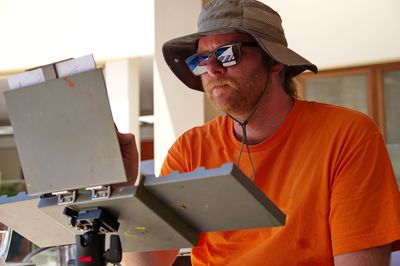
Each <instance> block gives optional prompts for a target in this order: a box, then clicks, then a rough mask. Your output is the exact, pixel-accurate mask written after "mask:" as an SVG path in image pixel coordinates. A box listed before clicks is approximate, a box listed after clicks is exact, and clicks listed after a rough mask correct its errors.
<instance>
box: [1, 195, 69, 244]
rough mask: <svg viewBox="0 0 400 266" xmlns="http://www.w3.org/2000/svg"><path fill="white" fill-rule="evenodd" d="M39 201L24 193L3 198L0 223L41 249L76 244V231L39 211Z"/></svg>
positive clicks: (35, 197)
mask: <svg viewBox="0 0 400 266" xmlns="http://www.w3.org/2000/svg"><path fill="white" fill-rule="evenodd" d="M39 200H40V198H39V197H38V196H28V195H27V194H25V193H23V192H21V193H19V194H18V195H17V196H14V197H7V196H1V197H0V222H1V223H3V224H5V225H7V226H8V227H10V228H12V229H13V230H14V231H17V232H18V233H19V234H21V235H23V236H24V237H25V238H26V239H28V240H29V241H32V242H33V243H35V244H36V245H38V246H39V247H49V246H58V245H64V244H71V243H75V234H74V231H72V230H70V229H69V227H65V226H62V225H61V224H59V223H57V222H55V221H54V220H53V219H51V218H50V217H49V216H47V215H46V214H45V213H44V212H41V211H39V210H38V208H37V206H38V202H39Z"/></svg>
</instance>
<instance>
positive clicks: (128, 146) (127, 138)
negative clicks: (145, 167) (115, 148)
mask: <svg viewBox="0 0 400 266" xmlns="http://www.w3.org/2000/svg"><path fill="white" fill-rule="evenodd" d="M115 130H116V132H117V137H118V142H119V146H120V148H121V154H122V159H123V161H124V167H125V173H126V177H127V179H128V182H127V183H121V184H115V185H113V187H114V188H115V187H120V186H121V185H133V184H135V181H136V178H137V176H138V164H139V154H138V150H137V147H136V141H135V136H134V135H133V134H132V133H127V134H125V133H121V132H119V131H118V128H117V126H115Z"/></svg>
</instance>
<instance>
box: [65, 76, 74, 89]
mask: <svg viewBox="0 0 400 266" xmlns="http://www.w3.org/2000/svg"><path fill="white" fill-rule="evenodd" d="M63 80H64V81H65V82H67V86H68V88H73V87H75V83H74V82H73V81H72V80H70V79H69V78H63Z"/></svg>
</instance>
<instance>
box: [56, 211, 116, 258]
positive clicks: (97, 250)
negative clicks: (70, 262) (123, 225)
mask: <svg viewBox="0 0 400 266" xmlns="http://www.w3.org/2000/svg"><path fill="white" fill-rule="evenodd" d="M64 214H65V215H66V216H68V217H70V218H71V220H70V225H71V226H72V227H75V228H77V229H78V230H80V231H85V233H83V235H76V236H75V242H76V259H75V266H88V265H104V266H105V265H107V262H109V263H119V262H120V261H121V259H122V247H121V241H120V239H119V235H111V236H110V248H109V249H108V250H107V251H104V250H105V247H104V246H105V234H106V233H113V232H117V231H118V228H119V223H118V220H117V219H116V218H115V217H114V216H113V215H111V214H110V213H109V212H108V211H107V210H105V209H103V208H94V209H86V210H81V211H79V212H78V211H76V210H73V209H71V208H68V207H65V209H64Z"/></svg>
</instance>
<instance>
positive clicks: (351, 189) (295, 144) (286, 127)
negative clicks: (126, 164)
mask: <svg viewBox="0 0 400 266" xmlns="http://www.w3.org/2000/svg"><path fill="white" fill-rule="evenodd" d="M240 147H241V142H240V141H238V140H237V139H236V138H235V136H234V134H233V122H232V120H231V119H229V118H228V117H227V116H226V115H223V116H220V117H217V118H216V119H214V120H213V121H211V122H209V123H208V124H206V125H204V126H201V127H196V128H193V129H191V130H189V131H188V132H186V133H185V134H183V135H182V136H181V137H180V138H179V139H178V140H177V141H176V142H175V144H174V145H173V146H172V147H171V149H170V150H169V153H168V156H167V158H166V159H165V162H164V165H163V168H162V171H161V175H167V174H169V173H170V172H171V171H174V170H178V171H181V172H189V171H193V170H194V169H196V168H197V167H200V166H203V167H206V168H218V167H220V165H221V164H222V163H225V162H236V160H237V156H238V154H239V151H240ZM250 154H251V158H252V160H253V163H254V167H255V169H256V178H255V180H254V182H255V184H256V185H257V186H258V187H259V188H260V189H261V190H262V191H263V192H264V193H265V194H266V195H267V196H268V197H269V198H270V199H271V200H272V201H273V202H274V203H275V204H276V205H277V206H278V207H279V208H280V209H281V210H282V211H283V212H284V213H285V214H286V215H287V217H286V224H285V225H284V226H282V227H274V228H263V229H260V228H259V229H247V230H238V231H225V232H212V233H202V234H201V237H200V241H199V243H198V246H197V247H195V248H193V249H192V263H193V265H241V266H242V265H333V256H335V255H337V254H341V253H346V252H351V251H356V250H360V249H365V248H369V247H374V246H379V245H384V244H388V243H393V242H395V241H396V242H395V244H393V250H398V249H400V245H399V241H398V240H400V193H399V190H398V187H397V183H396V179H395V176H394V172H393V169H392V166H391V163H390V159H389V157H388V154H387V151H386V147H385V144H384V142H383V138H382V136H381V134H380V132H379V131H378V129H377V128H376V126H375V124H374V123H373V122H372V121H371V119H369V118H368V117H367V116H365V115H363V114H361V113H358V112H355V111H351V110H347V109H345V108H341V107H336V106H331V105H326V104H320V103H315V102H305V101H300V100H296V101H295V104H294V106H293V108H292V110H291V111H290V113H289V115H288V116H287V118H286V119H285V121H284V122H283V124H282V125H281V127H280V128H279V129H278V130H277V131H276V132H275V133H274V134H273V135H272V136H271V137H269V138H268V139H266V140H265V141H263V142H262V143H259V144H257V145H251V146H250ZM239 168H240V169H242V171H243V172H244V173H245V174H246V175H247V176H249V177H251V176H252V170H251V167H250V163H249V159H248V156H247V153H246V151H243V154H242V158H241V162H240V166H239ZM237 200H240V199H237Z"/></svg>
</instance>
